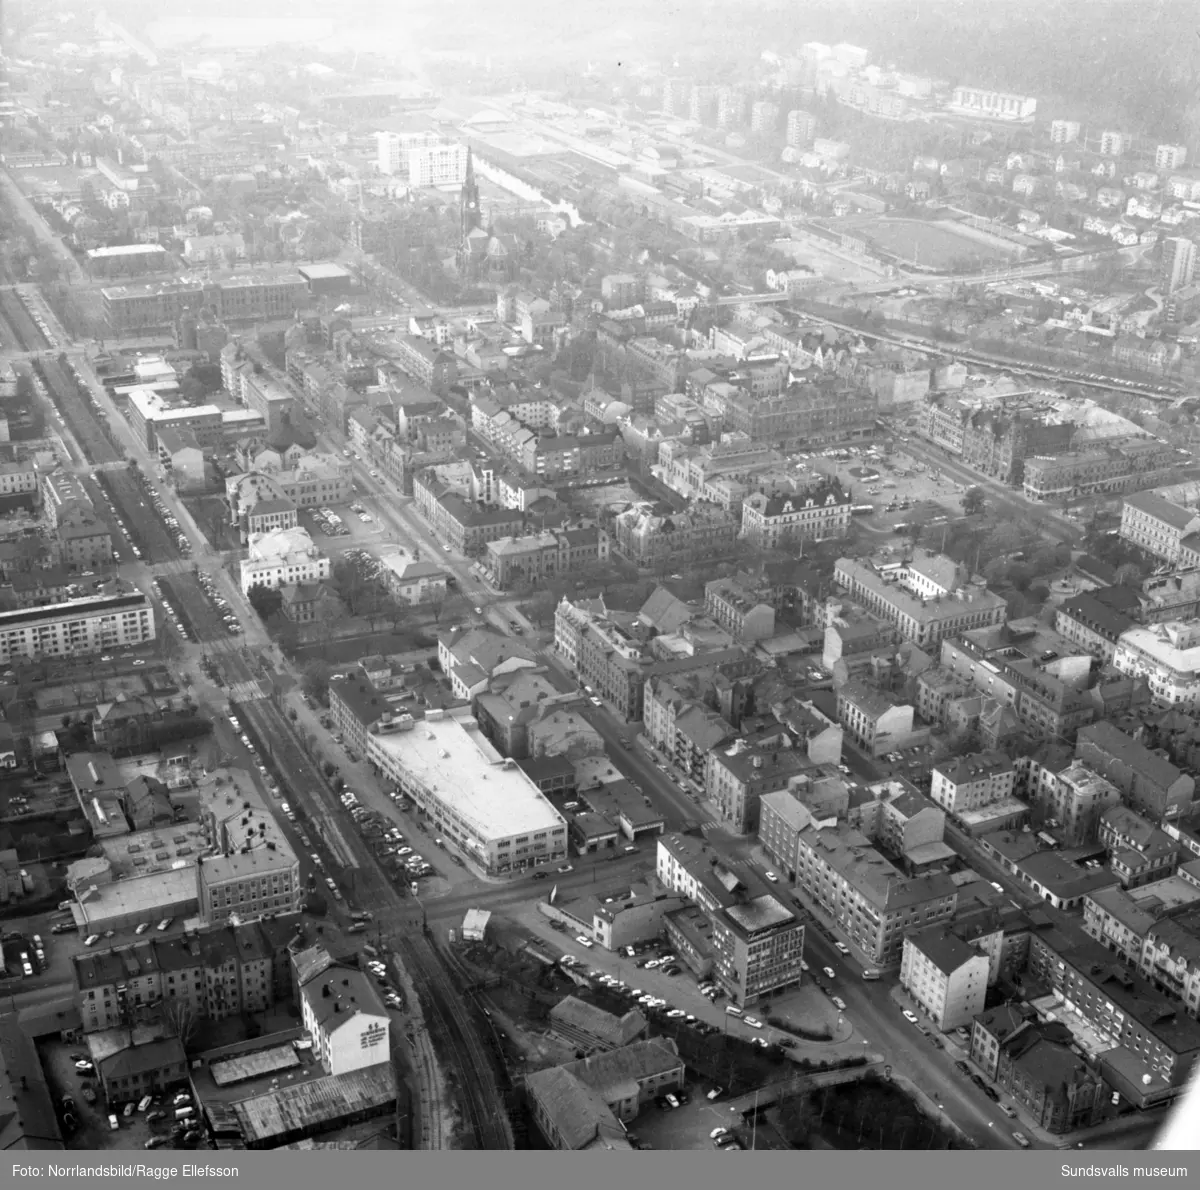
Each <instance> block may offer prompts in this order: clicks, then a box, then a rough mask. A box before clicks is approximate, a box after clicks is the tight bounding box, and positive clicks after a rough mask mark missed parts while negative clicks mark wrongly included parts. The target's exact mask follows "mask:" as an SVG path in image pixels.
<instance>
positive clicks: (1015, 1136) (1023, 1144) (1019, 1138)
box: [1012, 1132, 1030, 1149]
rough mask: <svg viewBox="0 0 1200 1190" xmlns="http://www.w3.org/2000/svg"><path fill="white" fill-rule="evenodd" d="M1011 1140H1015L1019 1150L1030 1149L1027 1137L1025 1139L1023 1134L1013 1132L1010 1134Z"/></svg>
mask: <svg viewBox="0 0 1200 1190" xmlns="http://www.w3.org/2000/svg"><path fill="white" fill-rule="evenodd" d="M1012 1138H1013V1140H1015V1141H1016V1142H1017V1144H1019V1145H1020V1146H1021V1148H1023V1149H1028V1148H1030V1143H1029V1137H1027V1136H1026V1135H1025V1133H1023V1132H1014V1133H1013V1134H1012Z"/></svg>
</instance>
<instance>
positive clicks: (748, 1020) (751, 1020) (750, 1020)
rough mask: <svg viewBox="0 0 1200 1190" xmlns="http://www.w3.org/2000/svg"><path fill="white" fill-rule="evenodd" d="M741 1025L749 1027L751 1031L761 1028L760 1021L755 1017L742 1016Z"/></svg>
mask: <svg viewBox="0 0 1200 1190" xmlns="http://www.w3.org/2000/svg"><path fill="white" fill-rule="evenodd" d="M742 1023H743V1024H746V1025H749V1026H750V1028H751V1029H761V1028H762V1027H763V1025H762V1021H760V1020H759V1019H758V1017H756V1016H744V1017H742Z"/></svg>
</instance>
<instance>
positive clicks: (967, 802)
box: [929, 752, 1017, 814]
mask: <svg viewBox="0 0 1200 1190" xmlns="http://www.w3.org/2000/svg"><path fill="white" fill-rule="evenodd" d="M1016 780H1017V771H1016V768H1015V767H1014V765H1013V762H1012V761H1011V760H1010V759H1009V758H1008V757H1007V756H1006V755H1005V754H1004V753H1003V752H975V753H971V754H970V755H968V756H962V757H957V758H953V759H950V760H944V761H939V762H938V763H937V764H935V765H934V766H933V770H932V783H931V785H930V789H929V796H930V797H931V798H932V799H933V800H934V801H935V802H937V804H938V805H939V806H941V807H942V809H944V810H945V811H946V812H947V813H949V814H961V813H963V812H964V811H967V810H977V809H979V808H981V807H982V806H986V805H989V804H991V803H992V802H998V801H1003V800H1005V799H1007V798H1009V797H1011V796H1012V793H1013V789H1014V788H1015V786H1016Z"/></svg>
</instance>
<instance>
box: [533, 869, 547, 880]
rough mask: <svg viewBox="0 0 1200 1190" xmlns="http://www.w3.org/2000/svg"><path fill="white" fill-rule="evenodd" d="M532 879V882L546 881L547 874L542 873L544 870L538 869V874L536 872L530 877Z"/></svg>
mask: <svg viewBox="0 0 1200 1190" xmlns="http://www.w3.org/2000/svg"><path fill="white" fill-rule="evenodd" d="M530 879H531V880H545V879H546V873H545V872H543V871H542V870H541V869H540V868H539V869H538V870H537V871H536V872H534V874H533V875H532V876H531V877H530Z"/></svg>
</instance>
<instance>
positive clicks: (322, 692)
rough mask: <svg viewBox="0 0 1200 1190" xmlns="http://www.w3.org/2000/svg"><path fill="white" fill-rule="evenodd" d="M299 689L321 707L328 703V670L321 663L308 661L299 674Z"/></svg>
mask: <svg viewBox="0 0 1200 1190" xmlns="http://www.w3.org/2000/svg"><path fill="white" fill-rule="evenodd" d="M300 689H301V691H303V693H305V694H307V695H308V697H309V698H311V699H312V700H313V701H314V702H319V703H320V704H321V705H322V706H327V705H328V703H329V670H328V668H327V667H326V665H325V663H324V662H323V661H310V662H309V663H308V664H307V665H306V666H305V667H304V669H303V671H302V672H301V674H300Z"/></svg>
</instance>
